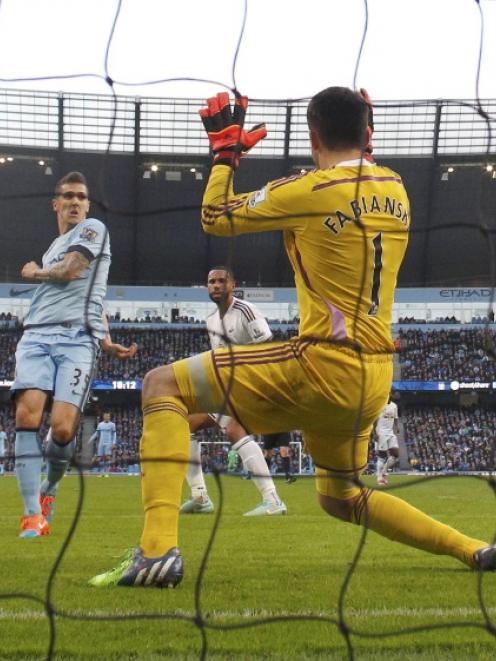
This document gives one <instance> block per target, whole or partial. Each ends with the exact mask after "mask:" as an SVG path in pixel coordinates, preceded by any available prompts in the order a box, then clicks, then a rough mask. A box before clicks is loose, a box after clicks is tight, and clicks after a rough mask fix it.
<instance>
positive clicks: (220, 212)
mask: <svg viewBox="0 0 496 661" xmlns="http://www.w3.org/2000/svg"><path fill="white" fill-rule="evenodd" d="M247 108H248V99H247V98H246V97H244V96H237V97H236V99H235V103H234V108H233V110H231V105H230V102H229V95H228V94H227V92H221V93H220V94H217V96H215V97H212V98H210V99H208V100H207V107H206V108H203V109H202V110H200V116H201V118H202V121H203V125H204V127H205V130H206V132H207V135H208V139H209V142H210V148H211V150H212V154H213V167H212V172H211V174H210V177H209V180H208V184H207V188H206V190H205V194H204V196H203V206H202V225H203V229H204V230H205V232H207V233H209V234H217V235H220V236H229V235H233V234H244V233H250V232H268V231H273V230H284V229H295V228H296V227H297V226H298V225H301V224H302V219H301V218H300V219H299V220H298V219H295V218H291V208H294V206H293V204H292V202H294V199H293V200H291V197H294V195H296V196H298V197H299V196H301V194H302V192H303V191H302V190H294V191H291V194H292V195H288V192H287V191H284V195H281V194H280V192H279V191H278V189H279V188H280V186H281V185H282V184H283V183H285V182H289V181H293V180H295V179H297V178H299V177H288V178H286V179H281V180H277V181H273V182H270V183H268V184H267V185H265V186H264V187H263V188H261V189H260V190H258V191H253V192H251V193H242V194H238V195H237V194H235V193H234V188H233V174H234V172H235V171H236V169H237V167H238V165H239V162H240V159H241V157H242V156H244V155H245V154H246V153H247V152H248V151H249V150H250V149H252V147H254V146H255V145H256V144H257V143H258V142H260V140H263V138H265V136H266V135H267V131H266V129H265V125H264V124H258V125H257V126H254V127H253V128H251V129H250V130H249V131H246V130H245V129H244V128H243V125H244V118H245V113H246V110H247ZM276 190H277V191H278V192H277V193H276V192H275V191H276Z"/></svg>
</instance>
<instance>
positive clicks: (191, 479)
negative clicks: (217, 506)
mask: <svg viewBox="0 0 496 661" xmlns="http://www.w3.org/2000/svg"><path fill="white" fill-rule="evenodd" d="M235 287H236V282H235V280H234V275H233V274H232V272H231V271H230V269H228V268H226V267H225V266H216V267H215V268H213V269H212V270H211V271H210V272H209V274H208V277H207V289H208V295H209V296H210V298H211V300H212V301H213V302H214V303H215V304H216V306H217V307H216V310H215V311H214V312H212V314H210V315H209V316H208V317H207V331H208V335H209V338H210V345H211V347H212V349H218V348H219V347H225V346H227V345H228V344H229V343H231V344H260V343H261V342H267V341H268V340H270V339H271V338H272V332H271V330H270V328H269V325H268V323H267V320H266V319H265V317H264V316H263V315H262V314H261V313H260V312H259V310H257V308H256V307H255V306H254V305H252V304H251V303H248V302H246V301H242V300H240V299H239V298H236V297H235V296H234V294H233V292H234V289H235ZM189 422H190V431H191V433H192V434H194V432H195V431H198V430H199V429H205V428H207V427H214V426H216V425H217V426H219V427H221V428H222V429H223V430H224V432H225V434H226V437H227V440H228V441H229V442H230V443H231V444H232V449H233V450H235V451H236V452H237V453H238V454H239V456H240V458H241V461H242V463H243V467H244V469H245V470H246V471H249V472H250V474H251V476H252V479H253V483H254V484H255V486H256V487H257V489H258V491H259V492H260V495H261V496H262V502H261V503H260V505H258V506H257V507H256V508H255V509H253V510H250V511H249V512H246V513H245V516H277V515H281V514H286V513H287V508H286V505H285V504H284V503H283V502H282V500H281V499H280V498H279V496H278V494H277V490H276V487H275V484H274V481H273V479H272V477H271V475H270V472H269V470H268V468H267V465H266V463H265V461H264V457H263V454H262V451H261V449H260V446H259V445H258V443H257V442H256V439H255V437H254V436H252V435H251V434H249V433H248V432H247V431H246V429H245V428H244V427H243V426H242V425H241V424H240V423H239V422H237V421H236V420H234V419H233V418H232V417H229V416H226V415H219V414H216V413H213V414H203V413H199V414H195V415H192V416H190V417H189ZM186 477H187V480H188V484H189V486H190V488H191V498H190V500H187V501H186V502H185V503H184V504H183V505H182V507H181V512H183V513H185V514H202V513H203V514H208V513H210V512H213V510H214V506H213V503H212V501H211V500H210V497H209V496H208V493H207V487H206V484H205V480H204V478H203V471H202V467H201V451H200V445H199V443H198V441H196V440H195V438H192V439H191V463H190V466H189V470H188V473H187V476H186Z"/></svg>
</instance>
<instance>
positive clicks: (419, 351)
mask: <svg viewBox="0 0 496 661" xmlns="http://www.w3.org/2000/svg"><path fill="white" fill-rule="evenodd" d="M398 339H399V354H400V367H401V379H402V380H403V381H407V380H414V381H451V380H454V379H457V380H459V381H492V380H496V364H495V361H494V359H493V358H492V357H491V354H492V353H493V352H495V350H496V333H494V332H493V331H489V330H486V329H484V328H479V329H469V330H451V329H450V330H435V331H429V332H425V331H421V330H419V329H411V330H404V329H401V330H400V331H399V336H398Z"/></svg>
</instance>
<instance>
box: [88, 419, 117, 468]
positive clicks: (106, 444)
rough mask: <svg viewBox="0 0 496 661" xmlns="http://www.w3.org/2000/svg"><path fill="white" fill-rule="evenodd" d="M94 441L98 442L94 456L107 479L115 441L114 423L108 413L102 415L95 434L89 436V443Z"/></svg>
mask: <svg viewBox="0 0 496 661" xmlns="http://www.w3.org/2000/svg"><path fill="white" fill-rule="evenodd" d="M96 440H98V445H97V448H96V452H95V456H96V457H97V459H98V463H99V466H100V467H101V472H102V474H103V475H105V476H106V477H108V473H109V469H110V460H111V458H112V451H113V449H114V447H115V444H116V441H117V437H116V428H115V422H112V420H111V419H110V413H108V412H106V413H104V414H103V420H102V421H101V422H99V423H98V425H97V427H96V430H95V433H94V434H93V436H91V438H90V439H89V442H90V443H93V442H94V441H96Z"/></svg>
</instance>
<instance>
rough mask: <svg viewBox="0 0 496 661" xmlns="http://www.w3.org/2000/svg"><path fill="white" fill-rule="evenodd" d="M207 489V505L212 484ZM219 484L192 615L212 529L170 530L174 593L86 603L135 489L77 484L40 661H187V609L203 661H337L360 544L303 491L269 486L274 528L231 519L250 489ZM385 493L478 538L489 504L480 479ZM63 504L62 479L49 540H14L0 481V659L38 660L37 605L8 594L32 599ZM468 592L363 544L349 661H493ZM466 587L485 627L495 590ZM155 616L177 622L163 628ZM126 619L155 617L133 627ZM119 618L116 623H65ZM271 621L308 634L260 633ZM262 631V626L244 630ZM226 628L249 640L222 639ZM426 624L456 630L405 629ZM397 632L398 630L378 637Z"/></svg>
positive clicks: (132, 536) (436, 561) (486, 584)
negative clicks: (220, 506)
mask: <svg viewBox="0 0 496 661" xmlns="http://www.w3.org/2000/svg"><path fill="white" fill-rule="evenodd" d="M368 479H369V478H368ZM208 480H209V485H210V491H211V495H212V497H213V499H214V501H215V502H216V503H218V501H219V495H218V492H217V489H216V485H215V482H214V480H213V479H212V478H208ZM371 484H372V483H371ZM222 485H223V490H224V496H225V498H224V511H223V515H222V519H221V523H220V527H219V530H218V535H217V538H216V539H215V542H214V545H213V550H212V553H211V556H210V559H209V561H208V566H207V567H206V571H205V574H204V578H203V582H202V585H201V590H200V592H199V597H198V602H196V601H195V581H196V578H197V575H198V570H199V567H200V562H201V560H202V556H203V553H204V550H205V547H206V544H207V542H208V538H209V534H210V531H211V529H212V525H213V523H214V520H215V518H214V516H213V515H200V516H198V515H196V516H191V515H190V516H183V517H181V534H180V547H181V550H182V553H183V555H184V559H185V570H186V574H185V578H184V580H183V582H182V584H181V585H180V587H179V588H178V589H176V590H157V589H150V588H148V589H144V588H139V589H125V588H110V589H100V590H98V589H95V588H90V587H88V586H87V584H86V581H87V579H88V578H90V577H91V576H92V575H94V574H96V573H99V572H101V571H102V570H105V569H108V568H110V567H111V566H112V565H113V564H114V563H115V561H116V556H119V555H120V554H121V553H122V552H123V551H124V550H125V549H126V548H127V547H129V546H133V545H135V544H136V541H137V540H138V539H139V534H140V531H141V524H142V514H141V502H140V481H139V479H138V478H131V477H111V478H109V479H99V478H98V477H88V478H85V499H84V509H83V516H82V518H81V520H80V522H79V524H78V526H77V529H76V533H75V535H74V538H73V540H72V542H71V544H70V545H69V547H68V549H67V552H66V554H65V556H64V557H63V560H62V562H61V564H60V566H59V568H58V571H57V573H56V577H55V579H54V581H53V584H52V593H51V600H52V606H53V608H54V609H55V612H56V614H55V617H54V623H55V632H56V638H55V648H54V658H56V659H90V658H91V659H95V658H97V659H140V660H141V659H144V660H148V659H163V658H169V659H197V658H199V657H200V652H201V649H202V633H201V630H200V629H199V628H198V627H197V626H196V625H195V623H194V621H193V618H194V617H195V614H196V612H197V611H196V608H198V609H200V611H201V614H202V617H203V618H204V620H205V621H206V623H207V628H206V629H205V634H206V641H207V651H208V655H207V658H208V659H226V660H227V659H232V658H236V659H281V660H282V659H288V658H290V659H347V658H348V652H347V648H346V643H345V640H344V637H343V635H342V634H341V633H340V631H339V628H338V627H337V626H336V623H335V622H336V618H337V612H338V603H339V596H340V591H341V587H342V585H343V580H344V577H345V575H346V573H347V571H348V570H349V568H350V563H351V562H352V560H353V557H354V553H355V550H356V548H357V545H358V543H359V540H360V529H359V528H357V527H355V526H352V525H349V524H348V525H347V524H344V523H341V522H339V521H336V520H333V519H331V518H330V517H328V516H326V515H325V514H324V513H323V512H321V511H320V510H319V508H318V506H317V504H316V499H315V491H314V485H313V480H312V479H308V478H306V479H305V478H304V479H300V480H298V482H297V483H296V484H293V485H289V486H288V485H286V484H284V483H283V482H278V488H279V491H280V494H281V496H282V497H283V498H284V500H285V502H286V504H287V505H288V509H289V515H288V516H287V517H275V518H269V517H267V518H264V517H262V518H244V517H243V516H241V515H242V513H243V512H245V511H247V510H248V509H251V508H252V507H254V506H255V505H256V504H257V502H258V494H257V492H256V490H255V487H254V485H253V484H252V483H251V482H249V481H245V480H241V479H239V478H231V477H229V478H223V479H222ZM398 485H402V486H403V487H404V488H401V489H399V491H396V490H394V491H393V493H396V494H397V495H400V496H401V497H403V498H405V499H406V500H408V501H409V502H411V503H412V504H414V505H417V506H419V507H421V508H422V509H424V510H425V511H427V512H428V513H429V514H431V515H432V516H434V517H436V518H437V519H439V520H441V521H443V522H445V523H448V524H450V525H454V526H456V527H458V528H460V529H461V530H463V531H464V532H466V533H468V534H470V535H473V536H479V537H480V538H482V539H486V540H489V539H490V538H491V537H492V536H493V534H494V532H495V529H496V525H495V524H496V517H495V511H496V502H495V498H494V494H493V492H492V491H491V489H490V488H489V486H488V484H487V483H486V482H484V481H483V480H480V479H475V478H469V477H467V478H465V477H463V478H450V479H442V480H423V481H422V482H421V483H420V484H416V485H413V486H409V483H408V478H401V477H393V478H392V479H391V486H393V487H394V486H398ZM78 493H79V480H78V478H77V476H69V477H67V478H66V479H64V481H63V483H62V485H61V488H60V492H59V497H58V502H57V511H56V517H55V521H54V525H53V531H52V535H51V536H50V537H46V538H42V539H34V540H21V539H19V538H18V537H17V534H18V523H19V516H20V514H21V507H20V498H19V496H18V494H17V488H16V483H15V478H13V477H10V476H7V477H0V496H1V501H0V502H1V504H2V508H1V510H0V526H1V534H0V553H1V557H2V565H1V571H0V596H1V599H0V658H1V659H17V660H19V659H42V658H46V655H47V650H48V642H49V620H48V619H47V617H46V614H45V612H44V608H43V605H42V604H40V603H38V602H36V601H33V600H27V599H23V598H19V597H17V598H12V597H8V594H9V593H17V594H18V595H19V594H31V595H34V596H36V597H38V598H41V599H43V598H44V597H45V594H46V589H47V579H48V576H49V574H50V571H51V568H52V566H53V564H54V561H55V559H56V557H57V554H58V553H59V550H60V548H61V547H62V544H63V542H64V539H65V537H66V534H67V531H68V529H69V526H70V524H71V521H72V519H73V517H74V512H75V506H76V502H77V497H78ZM477 581H478V576H477V573H476V572H472V571H470V570H468V569H467V568H465V567H464V566H463V565H461V564H460V563H458V562H457V561H456V560H454V559H452V558H448V557H443V556H433V555H432V556H431V555H428V554H425V553H422V552H421V551H417V550H415V549H410V548H407V547H404V546H401V545H399V544H396V543H393V542H390V541H388V540H385V539H382V538H380V537H379V536H377V535H375V534H374V533H370V534H369V535H368V536H367V540H366V544H365V548H364V550H363V553H362V555H361V557H360V560H359V562H358V565H357V567H356V571H355V572H354V573H353V575H352V578H351V580H350V583H349V586H348V589H347V591H346V595H345V598H344V617H345V622H346V624H347V626H348V627H350V628H351V629H352V631H353V633H352V634H351V637H350V641H351V644H352V646H353V649H354V653H355V657H354V658H355V659H357V660H361V659H367V660H369V659H370V660H372V659H373V660H377V661H378V660H379V659H381V660H382V659H398V660H399V659H401V660H402V661H404V660H406V659H415V660H420V659H425V660H427V659H429V660H432V659H450V660H451V659H457V660H462V659H464V660H465V659H467V660H468V659H477V660H486V659H487V660H489V659H494V658H496V637H494V636H492V635H491V634H490V633H489V632H488V631H487V630H484V629H483V628H481V627H480V626H478V627H477V626H473V625H482V624H483V623H484V621H485V620H484V616H483V614H482V612H481V608H480V606H479V602H478V592H477ZM482 586H483V595H484V602H485V605H486V607H487V611H486V616H487V617H488V618H489V620H490V621H491V623H492V626H493V627H494V626H495V625H496V575H495V574H491V575H485V576H484V578H483V583H482ZM167 613H168V614H174V615H176V616H181V617H184V618H189V619H183V620H178V619H176V620H173V619H167V618H166V617H165V615H166V614H167ZM140 614H154V615H157V616H160V615H163V617H158V618H155V619H141V620H140V619H137V616H138V615H140ZM64 615H65V616H70V617H65V616H64ZM119 615H122V616H124V615H128V616H131V618H132V619H130V620H127V621H102V620H100V621H95V620H94V619H93V620H91V619H89V620H88V619H87V620H80V619H77V617H78V616H84V617H86V618H88V617H90V618H91V617H97V616H101V617H104V616H112V617H115V616H119ZM284 616H291V617H293V618H294V616H306V617H307V618H308V617H309V616H310V617H312V616H315V617H320V618H321V619H320V620H311V619H302V620H299V621H298V620H294V619H293V620H292V621H291V620H284V619H278V620H277V619H274V618H277V617H279V618H283V617H284ZM74 618H76V619H74ZM262 618H269V619H270V618H272V620H273V621H270V622H268V623H264V624H260V623H259V621H260V620H261V619H262ZM257 622H258V624H257ZM469 623H470V626H469ZM236 624H243V625H248V624H250V625H256V626H249V627H245V628H234V627H233V625H236ZM442 624H451V625H456V626H453V627H451V628H445V629H439V628H434V629H432V630H430V631H419V630H417V628H419V627H423V626H426V625H435V626H436V627H438V625H442ZM223 626H226V627H227V628H222V627H223ZM399 630H403V631H405V630H413V631H411V632H407V633H403V634H402V635H396V634H393V633H392V632H395V631H399Z"/></svg>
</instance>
